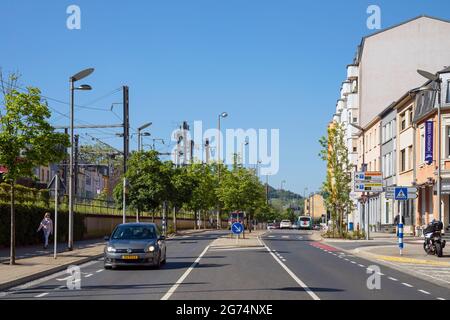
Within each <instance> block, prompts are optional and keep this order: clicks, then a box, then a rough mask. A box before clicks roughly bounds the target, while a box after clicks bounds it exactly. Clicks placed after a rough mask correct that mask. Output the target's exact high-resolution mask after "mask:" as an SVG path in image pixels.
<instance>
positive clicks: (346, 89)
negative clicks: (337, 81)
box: [341, 81, 352, 97]
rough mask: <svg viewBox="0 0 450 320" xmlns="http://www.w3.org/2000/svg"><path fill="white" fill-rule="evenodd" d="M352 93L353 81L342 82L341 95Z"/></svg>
mask: <svg viewBox="0 0 450 320" xmlns="http://www.w3.org/2000/svg"><path fill="white" fill-rule="evenodd" d="M350 93H352V83H351V82H350V81H346V82H343V83H342V89H341V96H344V97H346V96H348V95H349V94H350Z"/></svg>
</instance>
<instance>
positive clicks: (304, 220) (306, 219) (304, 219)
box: [300, 218, 309, 222]
mask: <svg viewBox="0 0 450 320" xmlns="http://www.w3.org/2000/svg"><path fill="white" fill-rule="evenodd" d="M300 221H303V222H309V218H300Z"/></svg>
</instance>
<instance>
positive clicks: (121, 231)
mask: <svg viewBox="0 0 450 320" xmlns="http://www.w3.org/2000/svg"><path fill="white" fill-rule="evenodd" d="M111 238H112V239H113V240H149V239H155V238H156V230H155V227H153V226H120V227H118V228H117V229H116V231H115V232H114V234H113V235H112V237H111Z"/></svg>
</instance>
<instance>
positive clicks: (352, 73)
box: [347, 65, 359, 80]
mask: <svg viewBox="0 0 450 320" xmlns="http://www.w3.org/2000/svg"><path fill="white" fill-rule="evenodd" d="M358 77H359V67H358V66H355V65H349V66H348V67H347V78H348V79H349V80H356V79H358Z"/></svg>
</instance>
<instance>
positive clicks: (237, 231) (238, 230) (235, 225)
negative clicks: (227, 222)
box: [231, 222, 244, 234]
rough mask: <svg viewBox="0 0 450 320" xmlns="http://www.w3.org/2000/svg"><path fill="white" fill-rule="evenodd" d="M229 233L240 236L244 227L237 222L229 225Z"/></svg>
mask: <svg viewBox="0 0 450 320" xmlns="http://www.w3.org/2000/svg"><path fill="white" fill-rule="evenodd" d="M231 232H233V233H234V234H241V233H242V232H244V226H243V225H242V224H241V223H239V222H235V223H233V224H232V225H231Z"/></svg>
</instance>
